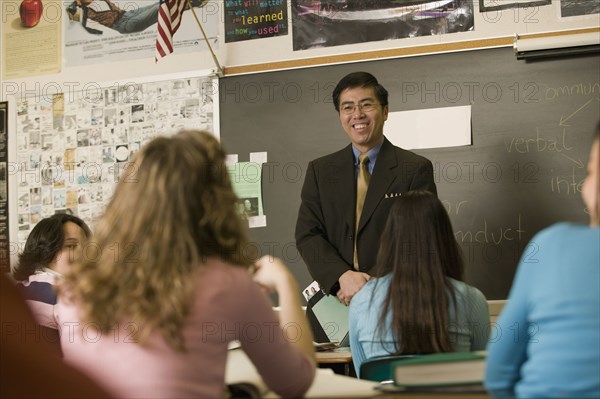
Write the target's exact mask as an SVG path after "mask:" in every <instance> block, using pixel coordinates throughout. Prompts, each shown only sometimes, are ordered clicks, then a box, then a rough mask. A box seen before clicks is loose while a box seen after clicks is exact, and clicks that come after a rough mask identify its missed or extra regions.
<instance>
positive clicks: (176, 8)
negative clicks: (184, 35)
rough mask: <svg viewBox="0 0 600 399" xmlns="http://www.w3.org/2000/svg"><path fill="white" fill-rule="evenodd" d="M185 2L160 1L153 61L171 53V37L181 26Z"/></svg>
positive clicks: (183, 0)
mask: <svg viewBox="0 0 600 399" xmlns="http://www.w3.org/2000/svg"><path fill="white" fill-rule="evenodd" d="M185 5H186V0H160V7H159V10H158V25H157V32H156V55H155V61H156V62H158V60H159V59H161V58H163V57H165V56H167V55H169V54H171V53H172V52H173V36H174V35H175V32H177V29H179V26H180V25H181V16H182V14H183V9H184V8H185Z"/></svg>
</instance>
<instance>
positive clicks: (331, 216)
mask: <svg viewBox="0 0 600 399" xmlns="http://www.w3.org/2000/svg"><path fill="white" fill-rule="evenodd" d="M355 169H356V167H355V165H354V154H353V153H352V148H351V145H348V146H347V147H345V148H343V149H342V150H340V151H338V152H335V153H333V154H330V155H326V156H324V157H322V158H318V159H315V160H313V161H311V162H310V163H309V164H308V169H307V171H306V177H305V180H304V186H303V187H302V194H301V198H302V203H301V205H300V210H299V212H298V221H297V223H296V246H297V248H298V251H299V252H300V255H301V256H302V259H304V262H305V263H306V265H307V266H308V270H309V271H310V274H311V275H312V277H313V278H314V279H315V280H317V281H318V282H319V284H320V285H321V288H322V289H323V290H325V292H328V293H330V294H335V293H336V292H337V290H338V289H339V284H338V279H339V277H340V276H341V275H342V274H343V273H344V272H346V271H347V270H354V267H353V259H354V219H355V217H356V216H355V208H356V205H355V204H356V171H355ZM411 190H428V191H431V192H433V193H434V194H437V190H436V186H435V183H434V180H433V165H432V164H431V161H429V160H428V159H427V158H424V157H422V156H420V155H417V154H415V153H412V152H410V151H406V150H403V149H401V148H398V147H396V146H394V145H392V143H390V142H389V141H388V140H387V139H386V138H384V142H383V144H382V146H381V150H380V151H379V154H378V156H377V161H376V163H375V168H374V170H373V174H372V176H371V180H370V182H369V188H368V191H367V196H366V198H365V204H364V206H363V210H362V214H361V218H360V224H359V227H358V242H357V251H358V263H359V265H360V271H362V272H365V273H369V271H371V270H372V268H373V266H375V259H376V257H377V250H378V248H379V237H380V235H381V233H382V232H383V229H384V227H385V223H386V221H387V215H388V213H389V210H390V207H391V206H392V204H393V202H394V198H395V197H396V196H397V195H400V194H402V193H406V192H408V191H411ZM386 196H387V198H386Z"/></svg>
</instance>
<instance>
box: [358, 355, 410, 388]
mask: <svg viewBox="0 0 600 399" xmlns="http://www.w3.org/2000/svg"><path fill="white" fill-rule="evenodd" d="M415 356H418V355H391V356H382V357H374V358H372V359H368V360H365V361H364V362H363V363H362V364H361V365H360V378H361V379H362V380H369V381H377V382H381V381H387V380H391V379H393V375H394V370H393V369H392V363H394V362H395V361H397V360H402V359H411V358H414V357H415Z"/></svg>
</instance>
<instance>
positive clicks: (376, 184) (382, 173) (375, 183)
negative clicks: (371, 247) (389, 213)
mask: <svg viewBox="0 0 600 399" xmlns="http://www.w3.org/2000/svg"><path fill="white" fill-rule="evenodd" d="M396 166H398V160H397V159H396V154H395V153H394V148H393V146H392V144H391V143H390V142H389V141H388V139H386V138H384V139H383V145H382V146H381V150H379V155H377V162H376V163H375V169H374V170H373V175H372V176H371V181H370V182H369V189H368V191H367V197H366V198H365V204H364V206H363V210H362V214H361V216H360V223H359V225H358V231H359V232H360V230H361V229H362V228H363V227H364V225H365V224H366V223H367V221H368V220H369V218H370V217H371V215H372V214H373V212H375V209H376V208H377V206H378V205H379V203H380V202H381V200H382V199H383V197H384V195H385V193H386V192H387V190H388V188H389V187H390V186H391V185H392V183H393V182H394V180H395V179H396V174H394V172H393V169H394V168H395V167H396Z"/></svg>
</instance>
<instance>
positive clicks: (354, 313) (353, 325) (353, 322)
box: [348, 302, 366, 378]
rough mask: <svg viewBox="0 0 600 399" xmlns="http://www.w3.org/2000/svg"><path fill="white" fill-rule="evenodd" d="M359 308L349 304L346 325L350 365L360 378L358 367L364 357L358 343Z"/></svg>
mask: <svg viewBox="0 0 600 399" xmlns="http://www.w3.org/2000/svg"><path fill="white" fill-rule="evenodd" d="M359 307H360V306H358V305H354V304H353V303H352V302H350V312H349V316H348V324H349V328H350V351H351V352H352V363H353V364H354V370H355V371H356V376H357V377H359V378H360V365H361V364H362V363H363V362H364V361H365V360H366V356H365V352H364V350H363V347H362V346H361V345H360V341H359V340H358V336H359V329H360V322H359V320H360V309H358V308H359Z"/></svg>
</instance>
